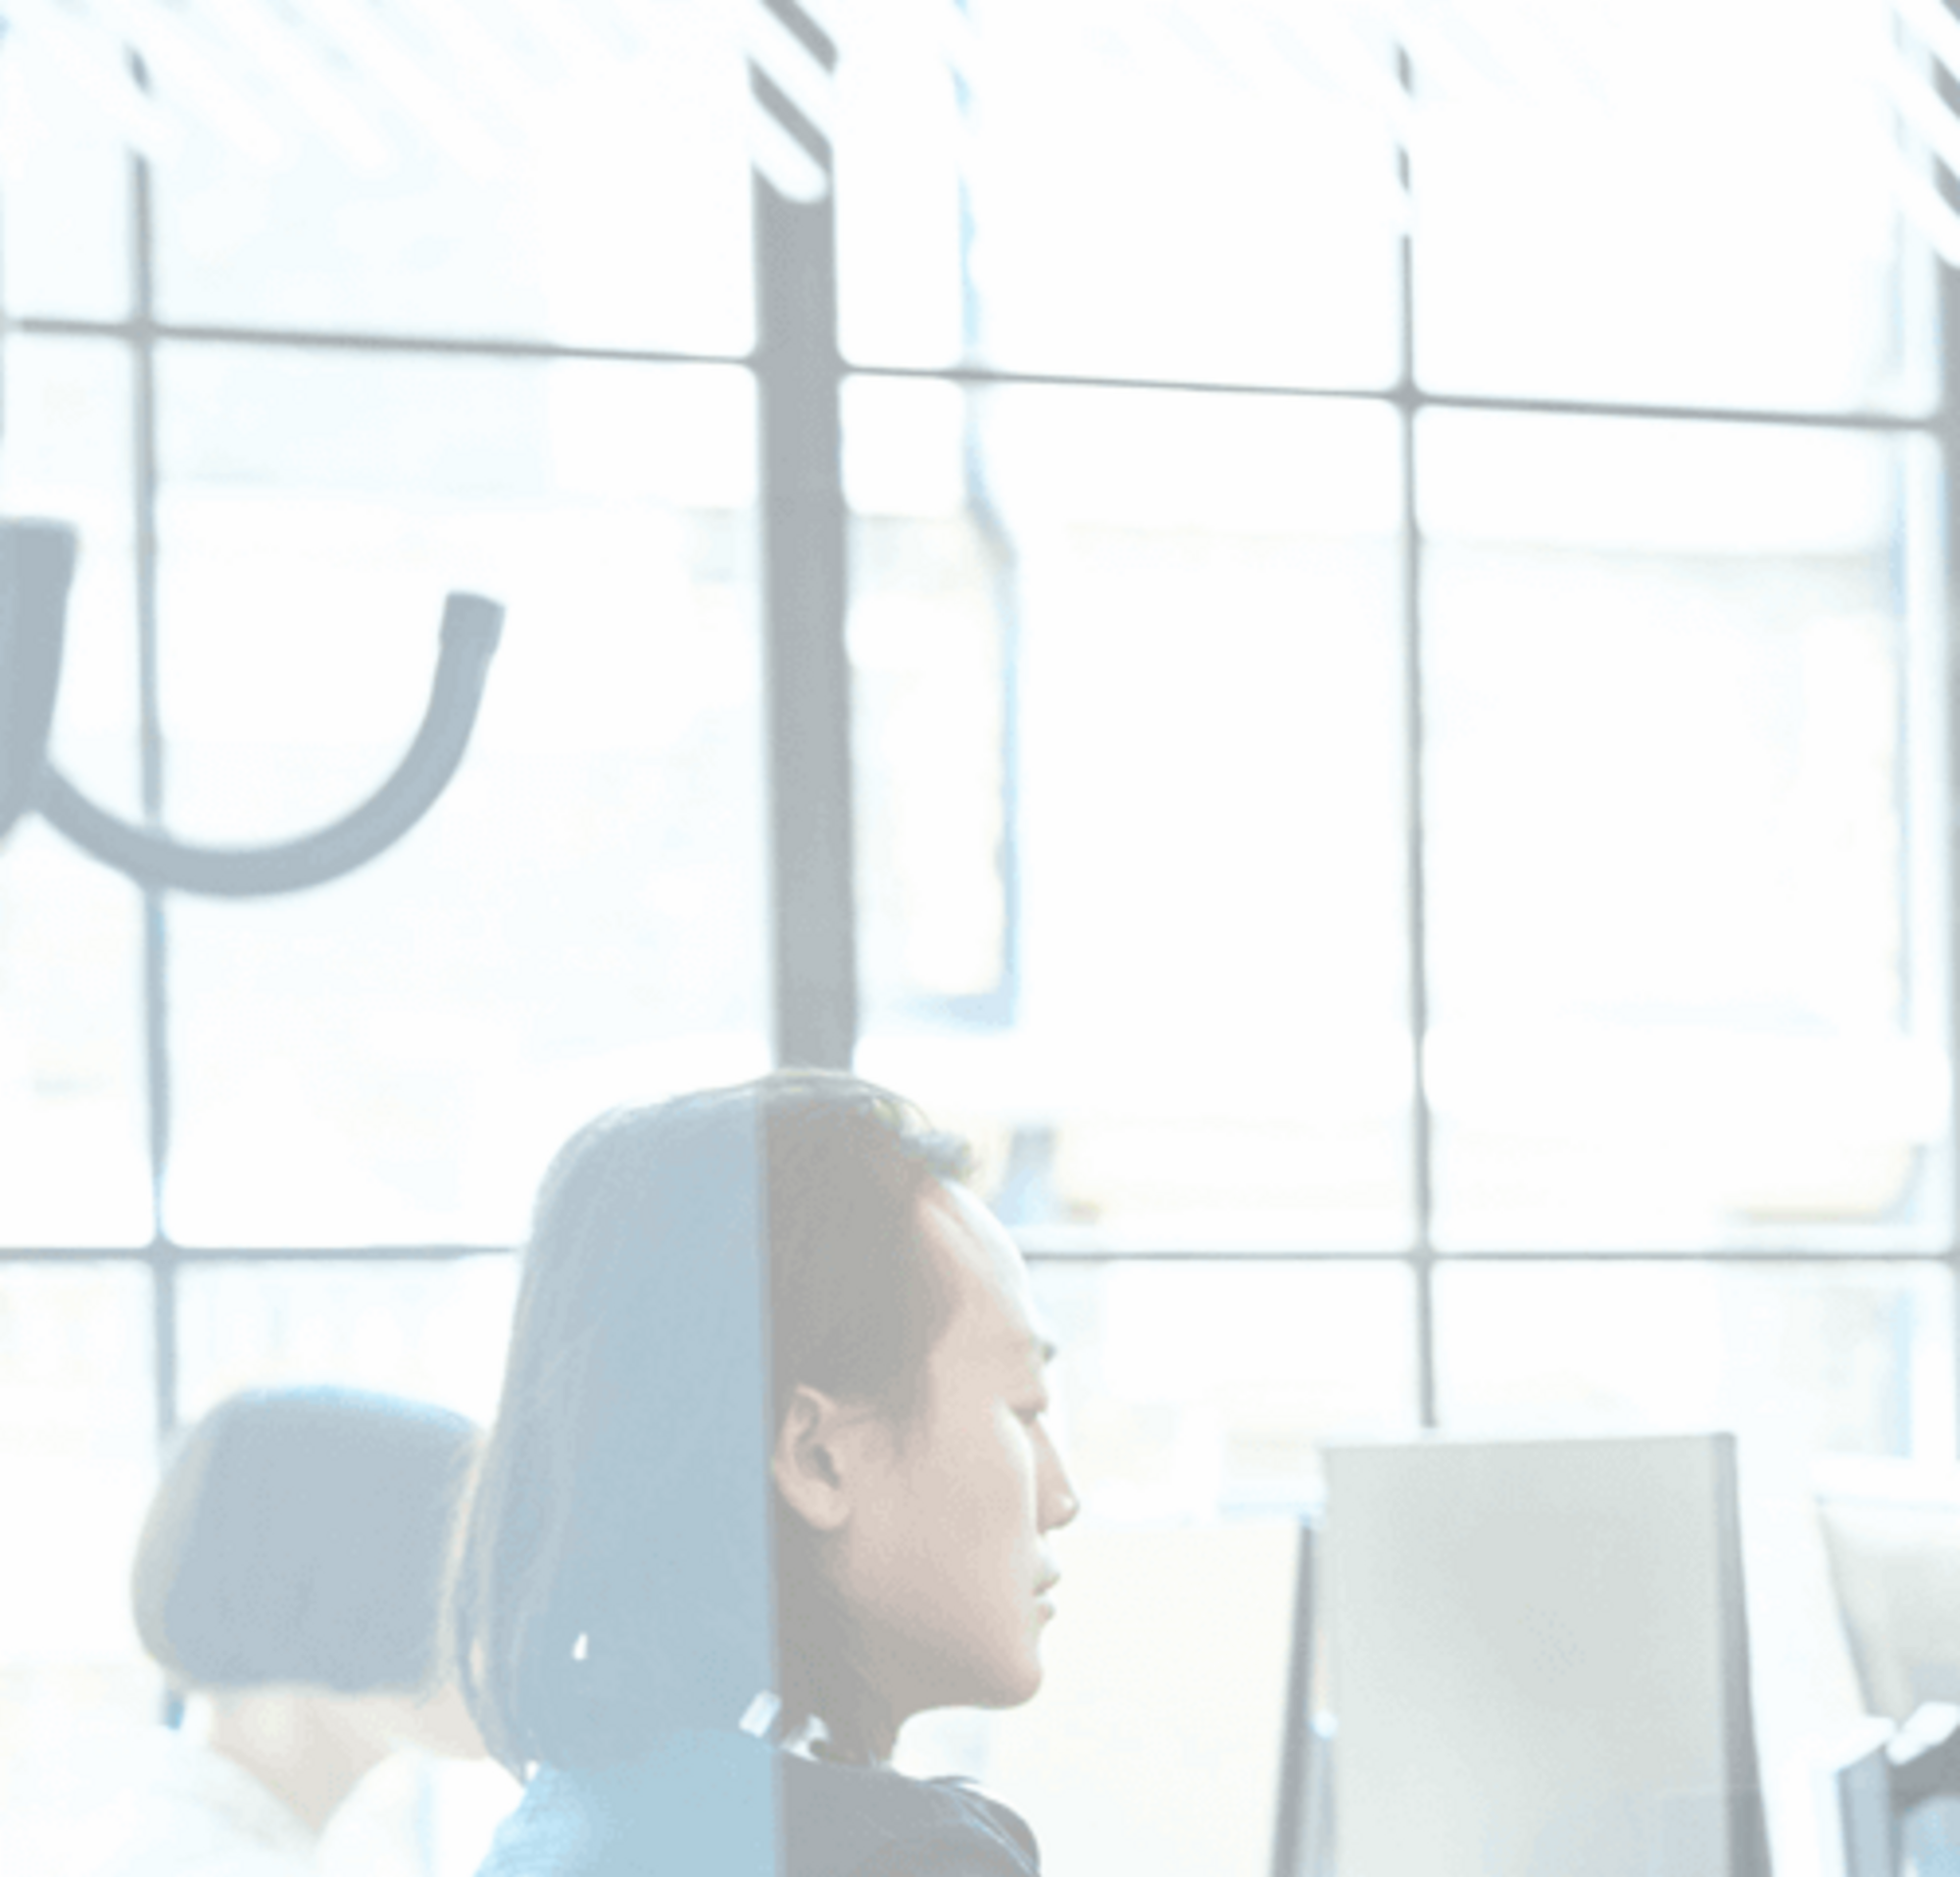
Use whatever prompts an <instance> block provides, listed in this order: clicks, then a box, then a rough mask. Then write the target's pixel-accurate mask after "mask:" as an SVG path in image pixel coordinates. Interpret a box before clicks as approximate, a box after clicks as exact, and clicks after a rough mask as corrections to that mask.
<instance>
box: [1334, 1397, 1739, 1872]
mask: <svg viewBox="0 0 1960 1877" xmlns="http://www.w3.org/2000/svg"><path fill="white" fill-rule="evenodd" d="M1327 1481H1328V1491H1327V1512H1326V1527H1325V1535H1324V1545H1323V1549H1324V1556H1325V1572H1324V1583H1325V1607H1326V1612H1327V1622H1328V1661H1329V1671H1330V1676H1329V1689H1328V1696H1329V1704H1330V1705H1331V1706H1332V1708H1333V1710H1334V1712H1335V1715H1336V1718H1337V1722H1338V1732H1337V1734H1336V1737H1335V1741H1334V1747H1333V1768H1332V1801H1333V1832H1334V1840H1335V1847H1336V1850H1335V1866H1336V1868H1337V1869H1338V1870H1339V1871H1340V1873H1341V1877H1406V1873H1409V1872H1414V1871H1420V1872H1422V1873H1423V1874H1424V1877H1568V1874H1569V1873H1571V1872H1574V1871H1584V1872H1586V1873H1587V1877H1650V1873H1653V1872H1656V1871H1664V1872H1666V1873H1668V1877H1764V1874H1765V1873H1766V1871H1767V1868H1768V1850H1767V1841H1766V1833H1765V1829H1764V1820H1763V1810H1762V1801H1761V1796H1760V1791H1759V1785H1758V1778H1757V1769H1756V1749H1755V1740H1754V1731H1753V1724H1752V1718H1751V1713H1750V1703H1749V1693H1748V1690H1749V1669H1748V1638H1747V1622H1746V1615H1745V1612H1744V1605H1743V1599H1742V1566H1741V1554H1740V1530H1739V1514H1738V1508H1737V1494H1736V1457H1735V1445H1734V1441H1733V1439H1732V1437H1730V1436H1727V1435H1722V1434H1710V1435H1673V1436H1652V1437H1630V1438H1619V1439H1586V1440H1528V1441H1474V1442H1473V1441H1448V1440H1423V1441H1419V1442H1410V1443H1397V1444H1384V1445H1373V1446H1366V1447H1344V1448H1338V1449H1334V1450H1331V1451H1330V1452H1329V1453H1328V1455H1327Z"/></svg>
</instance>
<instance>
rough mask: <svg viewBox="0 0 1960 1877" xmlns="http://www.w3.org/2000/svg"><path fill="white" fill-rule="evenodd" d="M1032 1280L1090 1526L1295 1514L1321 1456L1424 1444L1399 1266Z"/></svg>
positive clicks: (1228, 1267)
mask: <svg viewBox="0 0 1960 1877" xmlns="http://www.w3.org/2000/svg"><path fill="white" fill-rule="evenodd" d="M1034 1279H1035V1294H1036V1297H1037V1299H1038V1300H1039V1303H1040V1305H1041V1309H1042V1310H1043V1313H1044V1315H1045V1316H1046V1318H1047V1321H1048V1326H1049V1327H1050V1329H1051V1330H1052V1331H1053V1332H1054V1336H1055V1339H1056V1341H1057V1343H1058V1344H1059V1345H1060V1348H1061V1356H1060V1358H1058V1360H1057V1361H1056V1363H1055V1366H1054V1400H1055V1424H1056V1430H1057V1435H1058V1438H1059V1440H1060V1443H1061V1446H1062V1449H1063V1452H1064V1454H1065V1456H1066V1458H1067V1461H1068V1467H1069V1471H1070V1474H1071V1475H1072V1477H1073V1478H1074V1481H1075V1486H1076V1491H1077V1493H1078V1495H1079V1496H1080V1498H1081V1500H1082V1504H1083V1513H1084V1517H1085V1520H1087V1521H1090V1522H1098V1521H1101V1522H1109V1521H1115V1522H1123V1521H1131V1520H1139V1519H1143V1520H1155V1519H1173V1520H1176V1519H1198V1520H1205V1519H1215V1518H1218V1517H1221V1516H1233V1517H1237V1516H1241V1515H1245V1514H1249V1513H1258V1512H1288V1513H1293V1512H1298V1511H1299V1510H1300V1509H1302V1508H1304V1507H1310V1506H1313V1505H1315V1504H1317V1503H1318V1499H1319V1494H1320V1462H1319V1457H1318V1455H1317V1453H1316V1449H1317V1448H1318V1446H1319V1445H1320V1444H1321V1443H1322V1442H1323V1441H1327V1440H1332V1439H1354V1438H1361V1437H1365V1436H1367V1435H1371V1434H1388V1433H1407V1432H1412V1431H1413V1429H1414V1424H1415V1412H1416V1409H1415V1399H1416V1391H1415V1324H1414V1292H1413V1287H1412V1285H1411V1283H1410V1280H1409V1274H1408V1272H1407V1271H1406V1270H1405V1269H1403V1268H1402V1267H1401V1266H1400V1265H1399V1264H1397V1265H1394V1266H1369V1265H1366V1264H1358V1265H1355V1264H1345V1263H1327V1264H1300V1263H1284V1262H1273V1263H1224V1264H1213V1263H1205V1262H1188V1261H1184V1260H1179V1261H1177V1262H1174V1263H1173V1262H1155V1261H1152V1260H1148V1259H1145V1260H1130V1261H1125V1262H1112V1263H1100V1262H1075V1261H1072V1260H1066V1259H1056V1260H1036V1263H1035V1266H1034ZM1060 1542H1061V1543H1062V1544H1064V1545H1065V1543H1066V1540H1065V1539H1063V1540H1062V1541H1060Z"/></svg>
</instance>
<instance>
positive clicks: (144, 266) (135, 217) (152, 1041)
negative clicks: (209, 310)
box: [129, 54, 177, 1438]
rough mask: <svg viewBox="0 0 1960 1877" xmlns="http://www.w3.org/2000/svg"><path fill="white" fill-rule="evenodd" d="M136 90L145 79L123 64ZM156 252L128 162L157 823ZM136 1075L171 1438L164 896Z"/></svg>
mask: <svg viewBox="0 0 1960 1877" xmlns="http://www.w3.org/2000/svg"><path fill="white" fill-rule="evenodd" d="M129 63H130V69H131V71H132V72H133V74H134V75H135V79H136V82H137V83H138V84H139V85H146V84H147V80H148V74H146V72H145V71H144V68H143V62H142V61H141V60H140V59H139V58H137V57H135V56H134V55H133V54H132V55H131V56H130V61H129ZM155 256H156V250H155V245H154V241H153V226H152V201H151V175H150V166H149V164H148V163H147V162H146V161H145V160H144V159H143V158H142V157H141V156H140V155H137V154H135V153H133V152H132V153H131V155H130V158H129V282H130V323H131V326H132V328H133V336H132V348H133V352H134V357H133V358H132V360H131V366H132V374H131V375H132V382H133V384H134V388H135V403H134V408H133V411H132V413H131V419H132V423H133V437H132V443H133V448H132V451H131V459H132V461H133V463H134V466H135V484H136V486H135V489H134V500H135V519H136V568H135V573H136V656H137V682H138V685H139V689H140V716H139V721H140V730H139V745H140V758H141V768H142V804H143V819H144V822H145V824H146V825H147V826H150V827H156V826H158V825H160V824H161V823H162V821H163V817H164V731H163V705H162V690H161V685H160V683H159V678H158V663H157V395H156V393H157V384H156V363H157V359H156V272H155ZM142 891H143V1065H144V1078H143V1087H144V1097H145V1102H146V1105H147V1111H148V1123H149V1128H148V1132H149V1143H148V1145H149V1158H150V1231H151V1249H152V1252H153V1254H154V1255H155V1256H154V1257H153V1261H152V1264H151V1271H152V1276H153V1280H154V1282H153V1290H152V1299H153V1330H154V1335H155V1341H156V1349H155V1374H156V1390H157V1404H156V1411H157V1432H158V1435H159V1438H165V1437H168V1436H169V1434H170V1433H171V1432H172V1429H173V1428H174V1427H175V1426H176V1421H177V1349H176V1265H175V1262H174V1260H172V1259H171V1258H170V1257H169V1256H168V1255H167V1246H168V1238H167V1235H166V1233H165V1230H164V1185H165V1180H166V1178H167V1176H168V1173H169V1166H170V1149H171V1061H170V931H169V921H168V915H167V913H166V909H165V906H164V896H163V894H162V892H161V891H160V890H159V889H157V888H156V887H153V886H145V887H144V888H143V889H142Z"/></svg>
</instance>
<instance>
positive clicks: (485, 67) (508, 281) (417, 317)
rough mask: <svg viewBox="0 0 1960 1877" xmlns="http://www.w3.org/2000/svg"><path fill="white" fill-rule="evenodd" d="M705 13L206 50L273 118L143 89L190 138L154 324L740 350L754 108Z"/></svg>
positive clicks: (440, 16)
mask: <svg viewBox="0 0 1960 1877" xmlns="http://www.w3.org/2000/svg"><path fill="white" fill-rule="evenodd" d="M718 12H719V10H718V9H712V8H704V7H694V6H673V7H636V8H634V9H632V10H631V15H630V20H631V25H630V29H629V28H628V27H627V25H626V19H627V16H626V14H625V12H624V11H623V10H620V9H614V8H606V9H603V10H602V9H598V8H588V7H582V6H564V5H557V6H553V7H550V8H538V7H524V8H522V9H502V8H498V9H492V10H489V11H487V12H481V11H478V10H475V9H471V10H469V11H468V13H467V16H466V17H465V16H464V15H463V13H462V12H461V10H454V11H453V10H452V9H450V8H446V7H445V8H442V9H441V10H440V11H438V10H437V9H434V8H429V9H423V8H417V9H414V10H413V11H406V10H395V11H391V12H390V13H389V15H388V18H387V25H386V26H385V29H381V28H375V27H370V28H369V30H370V32H374V33H375V34H376V35H377V36H380V37H383V38H385V39H387V40H389V41H391V42H392V44H391V49H390V52H389V56H388V58H386V59H383V58H381V57H379V56H376V55H373V54H369V55H368V56H362V57H356V58H353V59H351V60H343V59H339V58H337V57H336V56H335V54H334V52H333V51H332V50H331V48H330V47H323V46H322V45H321V44H320V42H319V39H317V38H313V37H312V35H311V34H310V33H307V32H305V31H291V30H289V29H288V28H286V27H284V26H280V27H274V28H272V29H271V30H270V33H269V34H266V33H260V34H249V35H248V34H243V33H225V34H219V33H212V34H211V35H210V43H209V44H208V45H207V46H206V47H205V48H204V49H205V52H206V54H207V57H208V60H209V62H210V63H211V64H212V66H213V67H214V69H215V71H216V72H217V74H218V75H219V76H220V77H221V78H222V79H223V80H225V81H226V82H227V83H229V84H230V85H231V86H232V88H233V89H234V91H236V92H240V93H242V94H244V95H245V96H246V97H247V98H249V99H254V100H256V108H255V109H254V111H253V115H254V116H257V117H261V118H263V119H264V120H267V122H265V123H262V125H261V126H260V130H259V132H254V133H249V134H247V135H245V136H244V137H243V138H242V140H241V138H240V137H239V136H238V135H237V134H236V133H235V132H234V134H232V135H229V136H227V135H225V134H223V130H224V125H223V124H222V123H221V121H220V120H219V119H218V118H216V117H215V116H214V115H213V114H212V113H211V112H210V111H209V110H208V109H204V108H201V107H200V101H199V100H198V99H196V98H192V97H187V96H185V95H184V94H183V92H182V89H181V87H178V88H176V89H173V88H172V85H171V83H170V82H169V79H168V74H163V75H160V78H159V97H160V99H161V100H162V102H163V103H164V104H165V105H166V106H167V107H169V108H172V109H174V110H175V111H176V112H177V114H178V115H179V117H180V118H181V120H182V122H183V124H184V136H183V148H182V150H181V152H180V153H179V154H178V155H177V156H176V157H175V159H174V160H173V161H172V162H171V163H170V164H169V165H168V166H167V167H165V168H163V169H162V170H161V171H160V172H159V176H158V188H157V234H158V293H159V297H160V302H161V305H162V307H163V310H164V311H165V313H166V314H167V316H168V317H169V318H170V319H172V320H174V321H186V322H192V323H196V322H213V323H225V324H250V325H283V326H296V327H299V328H302V329H305V330H316V331H317V330H321V329H327V330H340V329H345V328H356V329H368V330H380V331H390V332H414V333H426V332H437V333H466V334H495V335H499V336H505V337H521V338H529V339H549V340H555V341H559V342H563V343H577V344H589V345H613V346H632V347H662V348H674V349H681V350H709V351H726V352H731V353H732V352H739V351H741V350H743V349H744V348H745V347H746V346H747V344H748V343H749V335H750V326H751V309H750V285H749V246H750V235H749V200H750V179H749V165H748V158H747V155H746V151H745V147H744V142H743V130H744V125H745V124H746V123H747V117H748V112H749V108H750V107H749V103H748V97H747V89H748V81H747V75H746V73H745V71H744V68H743V65H742V61H741V58H740V55H739V51H738V49H737V47H736V45H735V43H734V40H733V37H732V35H730V34H728V33H727V32H726V31H725V29H724V27H723V25H722V24H721V22H720V20H719V19H718V18H717V15H718ZM438 20H439V21H441V22H442V25H441V26H440V27H439V28H437V27H434V26H433V23H434V22H436V21H438ZM459 21H460V22H461V25H460V26H458V25H457V24H456V23H457V22H459ZM269 38H270V42H271V45H272V48H273V50H274V51H275V52H276V50H277V48H278V46H279V45H280V44H282V43H283V44H284V45H285V46H286V48H287V50H286V55H285V56H284V57H271V56H269V55H268V53H267V51H266V46H267V41H268V39H269ZM294 48H297V49H298V50H297V61H298V64H297V70H296V69H295V64H294ZM398 74H406V75H405V76H400V75H398ZM405 84H406V85H407V86H408V87H410V89H408V90H405V89H404V85H405ZM234 115H235V114H234ZM268 134H269V135H270V138H271V145H270V147H269V148H265V147H261V146H262V145H263V144H264V142H265V136H266V135H268ZM241 141H242V146H243V147H242V148H241Z"/></svg>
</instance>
